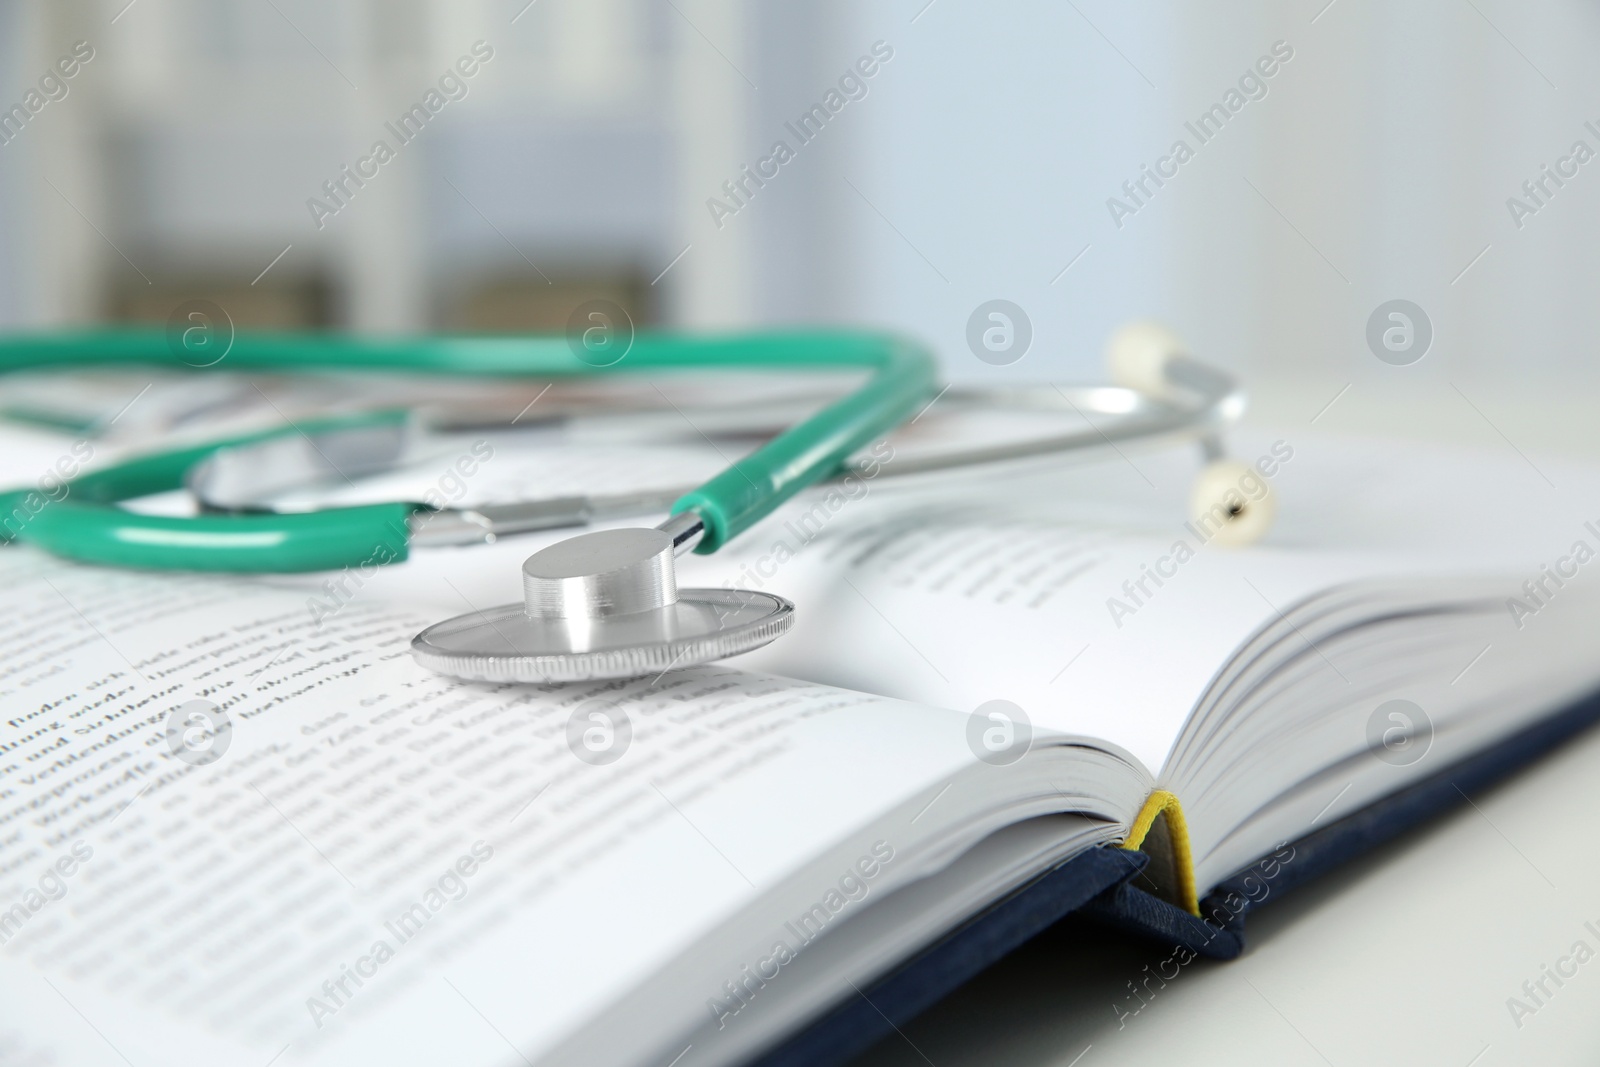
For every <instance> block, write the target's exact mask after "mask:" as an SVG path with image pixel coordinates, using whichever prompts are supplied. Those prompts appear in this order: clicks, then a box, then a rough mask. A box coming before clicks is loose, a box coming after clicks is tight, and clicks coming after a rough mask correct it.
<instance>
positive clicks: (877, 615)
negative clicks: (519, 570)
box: [679, 483, 1380, 774]
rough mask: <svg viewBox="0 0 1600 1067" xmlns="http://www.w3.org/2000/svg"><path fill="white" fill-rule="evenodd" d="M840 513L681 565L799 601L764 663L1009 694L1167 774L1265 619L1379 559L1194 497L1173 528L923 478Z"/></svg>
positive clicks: (785, 518) (894, 683)
mask: <svg viewBox="0 0 1600 1067" xmlns="http://www.w3.org/2000/svg"><path fill="white" fill-rule="evenodd" d="M1024 488H1025V489H1026V488H1027V485H1026V483H1024ZM1038 490H1039V486H1038V485H1037V484H1035V485H1033V486H1032V491H1034V492H1037V491H1038ZM983 491H984V492H986V494H987V495H986V496H985V497H984V499H986V500H995V494H994V492H993V491H992V490H983ZM947 496H948V494H947ZM957 499H959V497H958V498H957ZM822 514H827V502H826V497H825V496H824V497H819V496H818V495H817V494H815V493H814V494H811V495H809V496H808V497H806V498H803V499H801V500H799V501H797V502H795V503H793V504H791V505H789V506H788V507H786V508H785V509H784V510H783V511H782V512H780V513H779V514H778V515H776V516H774V518H773V519H770V520H768V521H767V522H766V523H764V524H763V525H762V526H760V527H758V528H756V529H754V530H751V531H750V532H749V533H747V534H746V535H745V540H744V541H743V542H742V543H738V544H735V545H734V546H731V547H730V548H729V549H726V550H724V552H723V553H721V554H720V555H719V556H718V557H713V558H711V559H710V560H708V561H702V560H700V559H695V560H685V561H682V562H683V563H684V566H683V568H682V574H681V575H680V579H679V580H680V583H681V584H688V583H690V582H691V581H694V580H699V581H702V582H704V583H705V584H723V583H725V582H729V581H732V582H733V583H734V584H739V585H751V586H753V587H755V588H761V589H766V590H768V591H771V592H776V593H779V594H781V595H784V596H787V597H790V598H791V599H793V600H795V601H796V603H797V605H798V610H797V616H796V624H795V627H794V631H793V632H792V634H791V635H790V636H789V637H788V638H786V639H784V640H783V641H780V642H777V643H775V644H774V645H772V646H771V647H770V648H768V649H764V650H761V651H758V652H756V653H753V654H751V655H750V656H749V657H747V658H746V660H745V664H746V665H748V666H750V667H751V668H753V669H759V670H764V671H772V672H775V673H780V674H786V675H791V676H794V677H799V678H808V679H813V680H818V681H826V682H827V683H828V684H832V685H841V686H846V687H850V688H860V689H864V690H867V691H872V692H879V693H885V694H889V695H893V696H897V697H900V698H902V699H909V700H916V701H918V702H921V703H927V704H935V705H939V706H943V707H950V708H956V709H960V710H966V711H972V710H975V709H977V708H978V707H979V706H980V705H982V704H984V703H986V702H988V701H991V700H1006V701H1010V702H1012V703H1013V704H1015V705H1017V706H1018V707H1020V708H1021V709H1022V711H1023V712H1024V713H1025V714H1026V716H1027V717H1028V718H1029V720H1031V722H1032V723H1033V724H1034V725H1035V726H1040V727H1047V728H1050V729H1054V730H1059V731H1062V732H1065V733H1071V734H1080V735H1085V736H1088V737H1096V738H1101V739H1103V740H1105V741H1109V742H1111V743H1113V744H1115V745H1118V746H1120V747H1122V748H1124V749H1126V750H1128V751H1129V752H1131V753H1133V755H1135V756H1136V757H1138V759H1139V760H1140V761H1142V762H1143V763H1144V764H1145V766H1146V767H1147V768H1148V769H1149V770H1150V771H1151V773H1152V774H1159V772H1160V769H1161V767H1162V765H1163V763H1164V762H1165V760H1166V757H1167V754H1168V752H1169V751H1170V750H1171V748H1172V746H1173V743H1174V741H1175V740H1176V739H1177V737H1178V736H1179V733H1180V731H1181V730H1182V727H1183V723H1184V721H1185V719H1186V718H1187V716H1188V713H1189V711H1190V710H1191V709H1192V708H1193V707H1194V706H1195V704H1196V703H1197V701H1198V700H1199V699H1200V697H1201V695H1202V694H1203V693H1204V692H1205V690H1206V687H1207V686H1208V685H1209V684H1210V681H1211V679H1212V678H1213V677H1214V676H1215V674H1216V673H1217V671H1218V670H1219V669H1220V668H1221V667H1222V665H1223V664H1224V663H1226V662H1227V661H1228V659H1229V658H1230V657H1231V656H1232V655H1233V653H1234V651H1235V650H1236V649H1237V648H1239V647H1240V645H1242V644H1243V643H1244V641H1245V640H1246V639H1247V638H1248V637H1249V635H1250V634H1251V633H1252V632H1254V631H1255V630H1256V629H1257V628H1258V627H1260V626H1261V625H1263V624H1265V623H1266V622H1268V621H1270V620H1272V619H1274V618H1276V617H1277V614H1278V612H1279V611H1281V610H1284V609H1286V608H1287V607H1288V606H1289V605H1290V604H1292V603H1293V602H1295V601H1296V600H1298V599H1300V598H1302V597H1304V596H1307V595H1309V594H1311V593H1313V592H1315V591H1317V590H1318V589H1321V588H1324V587H1326V586H1327V585H1330V584H1334V583H1337V582H1339V581H1342V580H1347V579H1349V578H1353V577H1355V576H1358V575H1371V574H1372V573H1374V570H1375V569H1378V568H1379V567H1380V565H1379V564H1377V563H1375V562H1374V561H1372V560H1371V559H1367V558H1355V557H1345V556H1337V555H1332V554H1314V553H1287V552H1282V551H1274V550H1270V549H1262V548H1253V549H1250V550H1248V551H1242V552H1241V551H1230V550H1227V549H1222V548H1218V547H1216V546H1214V545H1210V544H1207V543H1206V542H1205V540H1204V539H1202V538H1201V537H1199V536H1197V534H1196V532H1195V531H1193V530H1191V529H1189V528H1188V527H1186V526H1184V525H1183V523H1182V521H1181V516H1182V514H1183V513H1182V511H1181V510H1180V511H1177V512H1176V513H1175V515H1174V518H1173V521H1172V526H1173V528H1174V532H1173V533H1172V534H1171V535H1169V536H1167V537H1165V538H1158V537H1155V536H1152V535H1151V534H1150V533H1149V532H1147V531H1127V530H1118V529H1116V528H1114V527H1107V526H1102V525H1092V524H1089V523H1086V522H1084V521H1082V520H1081V519H1078V518H1075V517H1072V516H1061V515H1052V514H1050V511H1049V509H1048V508H1047V507H1045V508H1041V507H1035V508H1032V509H1021V508H1010V509H1006V508H1003V507H1002V505H1001V503H1000V502H998V501H996V502H995V503H993V504H992V505H991V506H990V507H986V508H974V507H971V506H968V505H962V504H950V503H945V502H940V501H937V500H933V499H930V497H929V495H927V494H921V493H912V494H898V495H890V494H888V493H885V494H882V495H864V496H863V497H862V498H861V499H859V500H857V501H852V502H846V503H845V504H844V505H843V506H841V507H839V508H838V509H837V511H836V513H833V514H827V519H826V521H818V519H817V516H819V515H822Z"/></svg>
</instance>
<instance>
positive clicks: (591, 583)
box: [522, 527, 678, 620]
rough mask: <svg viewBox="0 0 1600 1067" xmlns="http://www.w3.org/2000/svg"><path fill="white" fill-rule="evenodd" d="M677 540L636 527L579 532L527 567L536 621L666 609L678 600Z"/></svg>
mask: <svg viewBox="0 0 1600 1067" xmlns="http://www.w3.org/2000/svg"><path fill="white" fill-rule="evenodd" d="M673 558H674V557H673V551H672V538H671V537H670V536H668V535H667V534H665V533H663V532H662V531H660V530H647V529H642V528H638V527H631V528H626V529H621V530H596V531H595V532H594V533H586V534H579V535H578V536H576V537H569V538H567V539H566V540H565V541H560V542H558V543H556V544H553V545H550V546H549V547H548V548H543V549H540V550H539V551H538V552H535V553H534V554H533V555H531V556H529V557H528V558H527V559H526V560H524V561H523V564H522V599H523V605H524V610H525V611H526V612H527V615H528V617H529V618H531V619H581V620H589V619H596V618H601V617H603V616H607V615H629V614H633V613H635V612H641V611H650V610H653V609H656V608H663V607H666V606H667V605H669V604H672V603H674V602H675V601H676V600H677V599H678V579H677V572H676V570H675V569H674V566H673Z"/></svg>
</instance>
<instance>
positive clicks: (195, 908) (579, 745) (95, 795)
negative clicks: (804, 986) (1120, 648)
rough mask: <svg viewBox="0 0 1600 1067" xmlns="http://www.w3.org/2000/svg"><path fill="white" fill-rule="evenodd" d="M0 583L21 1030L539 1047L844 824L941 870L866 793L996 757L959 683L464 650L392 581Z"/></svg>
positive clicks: (257, 1052)
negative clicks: (509, 656) (571, 666)
mask: <svg viewBox="0 0 1600 1067" xmlns="http://www.w3.org/2000/svg"><path fill="white" fill-rule="evenodd" d="M0 583H3V584H4V587H5V588H6V605H7V607H8V609H9V610H8V611H7V612H6V614H5V616H4V617H3V619H0V716H3V719H0V725H3V728H4V729H3V733H0V976H3V977H0V984H3V985H4V987H5V989H6V995H5V998H4V999H5V1002H6V1008H7V1010H6V1012H5V1013H4V1017H3V1019H0V1048H3V1049H5V1050H6V1056H7V1062H11V1061H12V1060H15V1061H17V1062H59V1063H72V1064H97V1063H121V1062H123V1059H124V1058H126V1059H127V1060H129V1061H131V1062H134V1063H157V1062H159V1063H178V1064H183V1063H195V1064H198V1063H217V1062H251V1063H266V1062H268V1061H269V1060H271V1059H273V1058H274V1056H276V1055H278V1054H280V1053H283V1052H284V1051H285V1050H286V1049H290V1048H292V1049H293V1050H294V1052H293V1055H292V1057H286V1058H285V1060H284V1062H295V1063H300V1062H330V1063H366V1062H372V1063H384V1064H398V1063H437V1062H450V1063H457V1064H474V1063H483V1064H490V1063H502V1062H505V1061H506V1060H507V1059H508V1058H511V1059H513V1060H515V1058H516V1057H517V1056H519V1055H520V1056H522V1057H527V1058H529V1059H537V1058H538V1055H539V1053H540V1051H541V1050H542V1049H547V1048H550V1047H552V1046H553V1044H554V1043H556V1042H558V1041H559V1040H560V1039H561V1038H562V1036H563V1035H564V1034H565V1033H566V1032H568V1031H569V1030H570V1029H571V1028H572V1027H574V1026H576V1025H578V1023H580V1022H581V1021H582V1020H583V1019H585V1018H587V1017H588V1016H589V1015H591V1014H592V1013H594V1012H595V1011H597V1010H599V1009H600V1008H601V1007H603V1006H605V1005H606V1004H608V1003H609V1002H611V1001H612V1000H614V999H615V998H616V997H617V996H619V995H620V994H621V993H622V992H623V991H625V990H626V989H628V988H629V987H630V986H632V985H633V984H635V983H636V982H638V981H639V980H640V979H641V977H642V976H644V975H647V974H649V973H651V972H653V971H654V970H656V969H658V968H659V967H660V966H662V964H663V963H664V961H667V960H671V959H675V958H678V957H679V956H680V955H681V954H682V953H683V952H685V951H686V950H687V949H688V948H690V947H691V946H692V945H694V944H695V943H696V941H697V939H698V938H700V937H702V936H704V934H705V932H706V931H708V930H712V929H715V928H717V927H718V925H719V924H720V923H721V922H723V921H724V920H725V919H726V917H727V916H728V915H729V914H730V913H732V912H734V911H736V910H737V909H739V908H741V907H743V906H745V905H747V904H749V903H750V902H751V901H753V900H755V899H756V898H758V897H759V896H761V895H762V894H767V893H771V892H775V891H776V888H775V887H781V886H782V885H783V884H784V880H785V879H786V878H787V877H788V876H789V875H790V874H791V872H793V871H794V870H796V869H797V867H798V866H800V865H801V864H803V863H804V862H806V861H808V860H810V859H811V858H812V857H815V856H818V855H820V854H822V853H823V852H824V851H825V850H827V849H830V848H836V847H844V846H841V845H840V843H841V842H845V843H847V845H848V847H851V848H857V849H859V850H864V851H863V854H869V855H875V856H876V857H877V862H875V863H874V864H873V867H872V869H873V871H874V877H875V884H873V885H872V886H871V891H872V892H880V891H887V889H888V888H889V887H890V886H892V885H894V884H897V883H900V882H904V881H905V880H907V879H909V878H913V877H915V876H917V875H920V874H921V873H924V872H922V871H920V870H918V869H917V868H916V864H917V860H916V859H915V857H916V855H917V854H918V851H917V850H918V848H919V847H921V846H922V842H920V841H918V840H913V839H912V838H911V837H903V838H902V837H897V839H896V840H894V841H887V840H885V841H883V842H882V843H881V844H879V843H877V842H876V840H875V839H874V838H872V837H871V836H870V835H871V833H872V832H873V828H872V826H871V818H872V816H873V814H874V813H881V812H885V811H888V810H890V809H893V808H894V807H895V806H896V805H901V804H904V803H906V802H907V801H908V800H909V799H910V798H914V797H916V796H918V795H919V792H927V793H928V794H929V795H933V794H934V793H936V792H937V791H938V790H939V788H940V785H941V783H943V782H946V781H948V780H949V778H950V776H951V775H952V774H954V773H955V772H956V771H957V770H959V769H961V768H963V767H965V766H969V765H970V764H971V763H972V762H973V757H972V753H971V752H970V751H969V749H968V748H967V745H966V743H965V725H966V724H965V717H964V716H957V715H953V714H950V713H947V712H941V711H937V710H934V709H929V708H920V707H914V706H910V705H906V704H902V703H898V702H895V701H889V700H883V699H879V698H875V697H869V696H865V695H861V694H855V693H848V692H842V691H839V690H836V689H828V688H824V687H819V686H815V685H810V684H806V683H802V682H795V681H791V680H786V679H781V678H773V677H769V676H761V675H752V674H748V673H745V672H741V671H735V670H732V669H729V668H726V667H709V668H701V669H694V670H683V671H675V672H672V673H670V674H666V675H663V676H660V677H657V678H653V679H651V678H645V679H638V680H634V681H628V682H614V683H593V684H587V685H572V686H564V687H535V686H487V685H467V684H462V683H457V682H454V681H451V680H448V679H445V678H442V677H439V676H436V675H433V674H430V673H429V672H427V671H424V670H422V669H420V668H418V667H417V666H416V665H415V664H414V663H413V662H412V661H411V659H410V656H409V653H408V650H407V649H408V642H409V640H410V637H411V635H412V634H413V633H414V632H415V631H416V630H417V629H418V628H420V627H421V626H422V625H424V624H426V623H427V622H429V621H431V620H430V619H429V618H427V617H424V616H419V615H416V614H408V613H407V612H405V611H400V610H396V609H394V608H391V607H381V606H379V604H378V603H377V602H376V600H375V599H374V598H370V597H361V598H356V599H354V600H351V601H349V602H347V603H345V604H343V605H341V606H340V607H339V608H338V609H337V610H335V611H329V612H322V613H316V612H313V611H310V610H308V608H307V597H306V596H305V595H304V594H303V593H302V592H300V591H293V590H287V589H275V588H271V587H269V586H266V585H263V584H261V583H255V582H251V581H246V580H242V579H237V578H228V577H218V578H208V577H200V576H194V575H160V574H148V573H136V572H131V571H119V570H105V569H99V568H89V567H82V566H77V565H72V564H67V563H62V562H59V561H55V560H52V559H50V558H49V557H46V556H44V555H43V554H42V553H39V552H37V551H35V550H32V549H29V548H21V547H12V548H8V549H5V550H4V551H0ZM940 723H944V726H943V727H941V726H940V725H939V724H940ZM944 814H946V813H945V812H944V811H943V810H942V809H941V811H939V812H937V813H936V814H935V816H933V817H930V818H927V819H924V820H923V821H922V822H921V823H919V824H918V825H917V826H916V827H912V828H911V831H910V832H911V834H912V836H913V837H914V836H915V835H916V834H920V833H922V832H923V831H924V830H928V831H929V832H930V833H936V832H937V825H938V823H939V821H940V818H941V817H942V816H943V815H944ZM947 826H948V824H947ZM901 832H905V830H904V828H902V831H901ZM862 835H868V836H866V837H865V838H863V839H862V840H861V841H856V840H855V838H858V837H862ZM874 847H877V848H878V852H877V853H873V852H872V849H873V848H874ZM886 856H887V857H888V858H887V859H886V858H885V857H886ZM896 860H898V862H895V861H896ZM863 884H864V883H863ZM785 891H788V890H785ZM794 892H809V893H812V894H813V895H815V894H816V893H817V892H819V890H817V889H816V888H815V887H812V886H809V885H808V886H800V887H797V888H795V889H794ZM797 911H798V909H797ZM716 991H717V990H708V991H707V994H706V995H707V996H708V997H709V996H710V994H711V993H712V992H716ZM508 1044H509V1045H510V1046H511V1048H508V1047H507V1046H508ZM513 1049H514V1050H515V1055H513Z"/></svg>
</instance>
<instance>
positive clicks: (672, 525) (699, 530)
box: [656, 508, 706, 556]
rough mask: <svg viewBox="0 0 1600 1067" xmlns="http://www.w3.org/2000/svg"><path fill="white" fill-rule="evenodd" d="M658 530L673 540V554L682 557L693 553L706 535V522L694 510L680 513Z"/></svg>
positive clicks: (658, 527)
mask: <svg viewBox="0 0 1600 1067" xmlns="http://www.w3.org/2000/svg"><path fill="white" fill-rule="evenodd" d="M656 529H658V530H660V531H661V532H662V533H664V534H666V535H667V536H668V537H670V538H672V554H673V555H674V556H681V555H683V554H684V553H686V552H692V551H694V549H695V546H696V545H698V544H699V543H700V541H701V539H702V538H704V537H705V534H706V524H705V520H704V519H702V518H701V517H700V515H699V513H697V512H696V511H694V510H693V509H692V508H691V509H690V510H688V511H680V512H678V514H676V515H674V516H672V518H670V519H668V520H667V521H666V522H663V523H662V524H661V525H659V526H657V527H656Z"/></svg>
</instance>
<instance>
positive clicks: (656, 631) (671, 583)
mask: <svg viewBox="0 0 1600 1067" xmlns="http://www.w3.org/2000/svg"><path fill="white" fill-rule="evenodd" d="M675 541H676V543H675ZM681 544H682V539H681V538H677V539H675V537H674V535H673V533H672V532H670V531H668V530H662V529H622V530H600V531H597V532H595V533H587V534H580V535H578V536H577V537H571V538H568V539H567V540H565V541H562V542H560V543H558V544H554V545H551V546H549V547H548V548H545V549H542V550H540V551H538V552H536V553H534V554H533V555H531V556H529V557H528V558H527V560H526V561H524V563H523V565H522V593H523V602H522V603H520V604H504V605H501V606H499V607H495V608H490V609H487V610H485V611H475V612H472V613H470V614H467V615H460V616H457V617H456V618H453V619H447V620H445V621H444V622H441V623H437V624H436V625H433V626H430V627H428V628H427V629H426V630H423V631H422V632H421V633H419V634H418V635H417V636H416V637H415V638H414V639H413V640H412V642H411V652H412V655H413V656H414V657H415V658H416V660H417V662H418V663H420V664H421V665H422V666H424V667H427V668H429V669H430V670H434V671H438V672H440V673H442V674H448V675H452V676H454V677H457V678H463V679H466V680H469V681H479V682H578V681H586V680H589V679H596V678H630V677H638V676H640V675H649V674H655V673H659V672H662V671H666V670H669V669H671V668H673V667H686V666H691V665H693V664H697V663H706V662H709V661H711V660H717V659H722V658H724V657H727V656H733V655H737V654H738V653H741V652H749V651H751V650H752V649H756V648H760V647H761V646H762V645H765V644H767V643H768V642H770V641H772V640H773V639H775V638H777V637H778V636H780V635H781V634H783V633H784V632H785V631H787V630H788V629H789V627H790V626H791V625H792V624H793V622H794V605H793V604H792V603H790V602H789V601H788V600H785V599H784V598H783V597H780V596H773V595H772V594H771V593H760V592H755V591H753V590H748V589H679V588H678V585H677V577H676V567H675V563H674V558H675V553H676V550H677V548H678V547H679V546H680V545H681Z"/></svg>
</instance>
